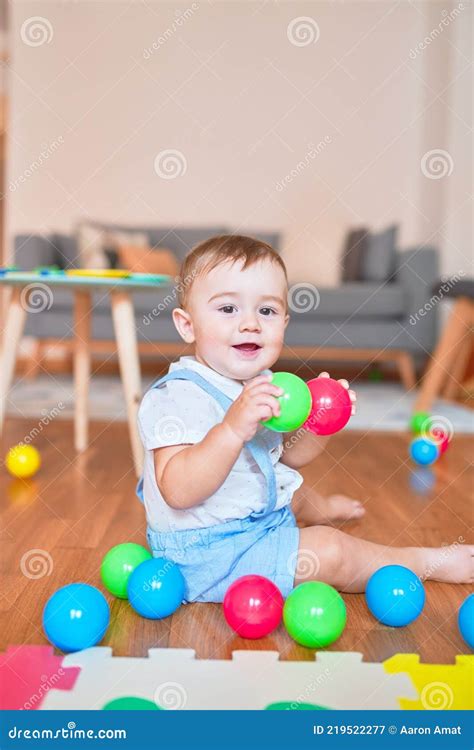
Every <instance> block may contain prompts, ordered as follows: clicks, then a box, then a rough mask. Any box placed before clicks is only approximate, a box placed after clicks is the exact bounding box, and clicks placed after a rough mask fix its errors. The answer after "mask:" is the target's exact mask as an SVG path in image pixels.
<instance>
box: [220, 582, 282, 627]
mask: <svg viewBox="0 0 474 750" xmlns="http://www.w3.org/2000/svg"><path fill="white" fill-rule="evenodd" d="M283 603H284V602H283V596H282V595H281V592H280V590H279V589H278V588H277V586H275V584H274V583H272V581H269V580H268V578H264V577H263V576H255V575H250V576H242V578H238V579H237V580H236V581H234V583H232V584H231V585H230V586H229V588H228V589H227V592H226V595H225V597H224V604H223V607H224V617H225V619H226V620H227V623H228V625H230V627H231V628H232V630H235V632H236V633H238V634H239V635H240V636H242V638H263V636H265V635H268V634H269V633H271V632H272V630H275V628H277V627H278V625H279V624H280V622H281V618H282V613H283Z"/></svg>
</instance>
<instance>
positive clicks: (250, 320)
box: [239, 315, 260, 331]
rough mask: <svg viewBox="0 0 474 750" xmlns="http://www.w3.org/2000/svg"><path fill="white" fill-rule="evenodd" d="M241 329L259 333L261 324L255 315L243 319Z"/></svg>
mask: <svg viewBox="0 0 474 750" xmlns="http://www.w3.org/2000/svg"><path fill="white" fill-rule="evenodd" d="M239 328H240V330H241V331H259V330H260V323H259V322H258V318H257V317H256V316H255V315H247V316H246V317H244V318H242V320H241V322H240V326H239Z"/></svg>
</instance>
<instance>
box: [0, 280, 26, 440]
mask: <svg viewBox="0 0 474 750" xmlns="http://www.w3.org/2000/svg"><path fill="white" fill-rule="evenodd" d="M22 292H23V289H22V287H15V288H14V289H13V292H12V293H11V295H10V299H9V301H8V308H7V310H6V315H5V328H4V331H3V337H2V351H1V357H0V435H1V434H2V430H3V423H4V421H5V405H6V400H7V395H8V391H9V390H10V386H11V383H12V380H13V375H14V373H15V364H16V357H17V353H18V346H19V343H20V340H21V337H22V335H23V331H24V328H25V321H26V314H27V305H26V304H25V302H26V300H25V299H24V294H23V295H22Z"/></svg>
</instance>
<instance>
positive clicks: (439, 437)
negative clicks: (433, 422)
mask: <svg viewBox="0 0 474 750" xmlns="http://www.w3.org/2000/svg"><path fill="white" fill-rule="evenodd" d="M431 438H432V439H434V442H435V443H436V445H437V446H438V448H439V452H440V455H441V454H442V453H444V452H445V451H447V450H448V446H449V443H450V438H449V435H448V433H447V432H445V431H444V430H442V429H441V427H433V429H432V430H431Z"/></svg>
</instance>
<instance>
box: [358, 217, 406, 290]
mask: <svg viewBox="0 0 474 750" xmlns="http://www.w3.org/2000/svg"><path fill="white" fill-rule="evenodd" d="M397 231H398V227H397V226H395V225H394V226H391V227H388V229H385V230H384V231H383V232H379V233H378V234H369V237H368V241H367V244H366V246H365V248H364V255H363V258H362V264H361V273H360V276H359V281H386V280H388V279H389V278H390V277H391V275H392V274H393V272H394V270H395V253H396V238H397Z"/></svg>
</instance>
